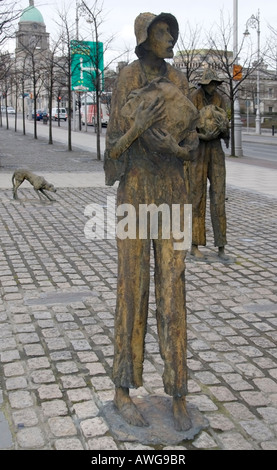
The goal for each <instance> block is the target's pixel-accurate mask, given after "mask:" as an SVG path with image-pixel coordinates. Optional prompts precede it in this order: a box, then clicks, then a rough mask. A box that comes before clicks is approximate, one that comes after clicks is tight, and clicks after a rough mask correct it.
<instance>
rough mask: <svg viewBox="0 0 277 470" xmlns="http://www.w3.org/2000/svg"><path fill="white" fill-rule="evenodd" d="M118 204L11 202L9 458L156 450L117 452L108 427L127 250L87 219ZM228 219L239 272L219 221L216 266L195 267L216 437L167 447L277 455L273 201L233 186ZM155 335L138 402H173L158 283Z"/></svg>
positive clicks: (6, 263)
mask: <svg viewBox="0 0 277 470" xmlns="http://www.w3.org/2000/svg"><path fill="white" fill-rule="evenodd" d="M114 194H115V190H114V189H113V188H103V189H101V188H98V189H78V188H76V189H73V190H70V191H69V190H68V189H63V190H60V191H59V192H58V195H57V198H56V199H57V200H56V202H55V203H45V204H42V203H40V202H39V201H38V199H36V195H35V194H34V192H33V190H32V189H21V190H20V198H21V202H14V201H13V200H12V199H11V191H10V190H2V191H0V200H1V206H0V231H1V248H2V249H1V253H0V263H1V273H0V283H1V284H0V286H1V303H0V389H2V393H1V394H0V411H1V413H2V415H1V414H0V423H1V416H2V417H3V422H4V423H8V427H9V430H10V438H9V437H8V438H7V439H8V442H7V443H5V444H4V448H11V449H13V448H14V449H53V450H54V449H57V450H61V449H90V450H96V449H101V450H104V449H111V450H113V449H129V450H130V449H152V447H151V446H146V445H141V444H136V443H130V442H129V443H128V442H119V441H116V439H115V438H114V437H113V435H112V434H111V433H110V430H109V427H108V425H107V423H106V422H105V420H104V418H103V417H101V408H102V407H103V406H104V405H105V403H107V402H108V401H109V400H111V399H112V398H113V383H112V381H111V365H112V359H113V315H114V308H115V301H116V272H117V253H116V245H115V241H114V240H101V241H92V240H87V239H86V238H85V236H84V226H85V224H86V222H87V221H88V218H87V217H86V216H85V215H84V209H85V207H86V205H87V204H89V203H92V202H94V203H99V204H102V205H103V206H104V205H105V204H106V198H107V196H113V195H114ZM227 212H228V253H229V254H230V255H231V256H232V257H233V262H232V263H231V264H223V263H220V262H218V261H216V256H215V249H214V248H213V247H212V234H211V228H210V224H209V219H208V247H207V248H206V249H205V250H206V251H207V252H209V253H213V254H214V260H215V262H211V263H203V262H198V263H197V262H194V261H193V260H191V259H190V257H189V256H188V259H187V273H186V279H187V307H188V324H189V331H188V337H189V341H188V356H189V359H188V366H189V392H190V394H189V402H190V403H193V404H195V405H197V407H198V409H199V410H200V411H201V413H203V415H204V416H205V417H206V418H207V419H208V421H209V427H208V428H206V429H205V430H203V431H202V432H201V434H199V435H198V436H196V438H195V439H193V440H192V441H183V442H181V443H180V444H179V445H176V446H163V447H162V448H163V449H166V450H168V449H179V450H182V449H192V450H194V449H195V450H197V449H211V450H217V449H231V450H237V449H240V450H247V449H253V450H259V449H264V450H270V449H273V450H276V449H277V438H276V436H277V349H276V341H277V333H276V326H277V316H276V314H277V302H276V300H277V296H276V274H277V258H276V222H277V208H276V199H273V198H270V197H266V196H260V195H257V194H255V193H250V192H246V191H241V190H237V189H234V188H230V187H229V188H228V202H227ZM152 269H153V268H152ZM148 325H149V326H148V333H147V338H146V360H145V367H144V387H142V388H140V389H139V390H136V391H134V392H133V394H134V395H136V396H143V395H144V394H159V395H162V394H163V393H164V392H163V384H162V378H161V377H162V370H163V366H162V360H161V357H160V354H159V348H158V341H157V330H156V321H155V299H154V290H153V285H152V288H151V297H150V309H149V322H148ZM5 435H6V436H7V434H5ZM0 448H1V443H0ZM2 448H3V447H2Z"/></svg>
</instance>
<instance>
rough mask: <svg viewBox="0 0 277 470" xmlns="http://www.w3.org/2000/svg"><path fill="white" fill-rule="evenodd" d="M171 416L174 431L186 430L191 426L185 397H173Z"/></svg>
mask: <svg viewBox="0 0 277 470" xmlns="http://www.w3.org/2000/svg"><path fill="white" fill-rule="evenodd" d="M173 416H174V427H175V429H176V431H188V430H189V429H190V428H191V427H192V423H191V420H190V417H189V415H188V412H187V404H186V397H173Z"/></svg>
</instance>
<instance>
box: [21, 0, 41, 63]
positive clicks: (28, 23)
mask: <svg viewBox="0 0 277 470" xmlns="http://www.w3.org/2000/svg"><path fill="white" fill-rule="evenodd" d="M31 49H36V50H37V51H40V52H41V53H42V54H43V52H45V51H48V50H49V33H47V32H46V26H45V23H44V20H43V16H42V14H41V13H40V11H39V10H38V9H37V8H36V7H35V6H34V0H29V6H28V7H27V8H25V10H23V13H22V15H21V17H20V20H19V24H18V31H17V32H16V50H15V54H16V56H18V55H22V54H23V55H24V52H25V54H26V53H28V51H30V50H31Z"/></svg>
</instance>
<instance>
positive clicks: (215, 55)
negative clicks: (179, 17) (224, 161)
mask: <svg viewBox="0 0 277 470" xmlns="http://www.w3.org/2000/svg"><path fill="white" fill-rule="evenodd" d="M232 39H233V27H232V24H231V22H230V20H229V21H228V22H227V23H226V22H225V21H224V18H223V16H221V22H220V25H217V26H216V27H213V29H212V31H211V32H210V33H209V36H208V41H209V45H210V49H211V51H212V55H211V58H210V64H209V65H210V66H211V67H213V68H215V69H217V70H218V71H220V72H221V74H222V76H223V79H224V84H223V86H222V87H221V91H222V93H224V94H225V95H226V97H227V99H228V101H229V102H230V109H231V155H233V156H235V133H234V128H235V122H234V116H235V111H234V104H235V99H236V98H237V97H238V95H239V91H240V89H241V88H242V84H243V82H245V80H247V79H248V78H249V77H250V76H251V74H253V73H254V72H255V70H256V69H257V68H258V67H260V66H261V64H262V62H263V54H261V56H260V60H259V62H257V61H256V62H253V58H254V57H256V51H255V52H254V53H253V52H251V53H248V54H247V55H246V56H245V57H244V58H242V55H243V54H242V49H243V46H244V39H243V40H242V42H241V43H240V45H239V47H238V53H237V56H236V57H235V56H234V55H233V54H230V50H232V46H229V45H230V42H231V40H232ZM239 63H240V66H239V67H238V68H237V67H236V66H237V64H239Z"/></svg>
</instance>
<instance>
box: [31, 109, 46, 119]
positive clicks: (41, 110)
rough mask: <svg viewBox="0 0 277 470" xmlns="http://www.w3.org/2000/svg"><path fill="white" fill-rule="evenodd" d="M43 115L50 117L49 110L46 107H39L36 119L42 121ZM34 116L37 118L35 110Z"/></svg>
mask: <svg viewBox="0 0 277 470" xmlns="http://www.w3.org/2000/svg"><path fill="white" fill-rule="evenodd" d="M43 116H47V117H49V115H48V113H47V111H46V110H45V109H37V111H36V120H37V121H41V120H42V119H43ZM32 118H33V119H34V118H35V113H34V111H33V112H32Z"/></svg>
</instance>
